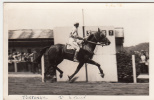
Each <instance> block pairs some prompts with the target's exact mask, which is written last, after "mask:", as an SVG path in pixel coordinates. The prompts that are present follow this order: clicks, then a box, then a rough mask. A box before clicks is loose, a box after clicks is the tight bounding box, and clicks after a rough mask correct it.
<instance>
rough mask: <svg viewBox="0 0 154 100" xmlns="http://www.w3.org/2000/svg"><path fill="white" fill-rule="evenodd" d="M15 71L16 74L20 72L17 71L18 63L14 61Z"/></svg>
mask: <svg viewBox="0 0 154 100" xmlns="http://www.w3.org/2000/svg"><path fill="white" fill-rule="evenodd" d="M14 70H15V73H17V72H18V70H17V62H16V61H14Z"/></svg>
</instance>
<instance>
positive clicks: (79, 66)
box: [68, 62, 84, 81]
mask: <svg viewBox="0 0 154 100" xmlns="http://www.w3.org/2000/svg"><path fill="white" fill-rule="evenodd" d="M83 64H84V63H81V62H80V63H79V65H78V67H77V68H76V70H75V72H74V73H73V74H72V75H71V76H68V78H69V81H70V80H71V79H72V78H73V77H74V76H75V75H76V74H77V73H78V72H79V70H80V69H81V67H82V66H83Z"/></svg>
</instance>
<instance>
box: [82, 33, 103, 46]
mask: <svg viewBox="0 0 154 100" xmlns="http://www.w3.org/2000/svg"><path fill="white" fill-rule="evenodd" d="M94 38H95V39H96V40H98V39H97V37H96V36H95V34H94ZM85 42H88V43H91V44H95V45H102V46H105V44H102V43H95V42H92V41H88V40H86V41H85Z"/></svg>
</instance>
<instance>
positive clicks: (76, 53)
mask: <svg viewBox="0 0 154 100" xmlns="http://www.w3.org/2000/svg"><path fill="white" fill-rule="evenodd" d="M77 55H78V51H75V54H74V61H75V62H78V60H77Z"/></svg>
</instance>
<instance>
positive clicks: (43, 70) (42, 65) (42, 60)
mask: <svg viewBox="0 0 154 100" xmlns="http://www.w3.org/2000/svg"><path fill="white" fill-rule="evenodd" d="M41 67H42V82H44V72H45V66H44V55H43V56H42V58H41Z"/></svg>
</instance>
